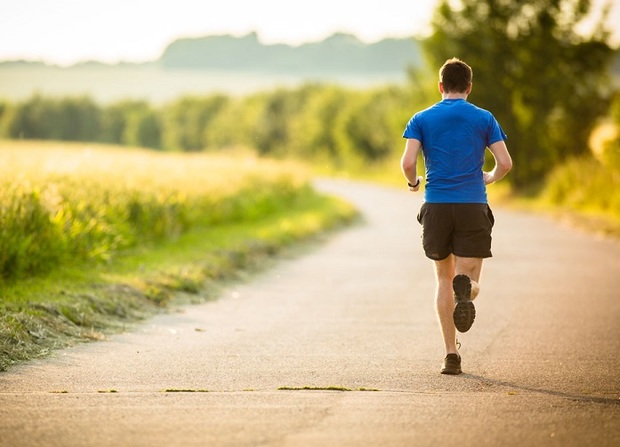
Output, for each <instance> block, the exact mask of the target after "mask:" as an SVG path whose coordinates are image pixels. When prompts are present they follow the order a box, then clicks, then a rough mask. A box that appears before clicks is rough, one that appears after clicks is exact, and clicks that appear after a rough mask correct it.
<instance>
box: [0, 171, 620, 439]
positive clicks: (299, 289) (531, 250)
mask: <svg viewBox="0 0 620 447" xmlns="http://www.w3.org/2000/svg"><path fill="white" fill-rule="evenodd" d="M318 185H319V187H320V188H321V189H323V190H326V191H331V192H333V193H336V194H338V195H341V196H342V197H344V198H346V199H348V200H350V201H351V202H353V203H354V204H356V205H357V206H358V207H359V208H360V210H361V211H362V213H363V214H364V216H365V222H364V223H361V224H359V225H356V226H354V227H353V228H350V229H348V230H346V231H343V232H341V233H338V234H336V235H333V236H331V237H330V238H329V239H328V240H327V242H326V243H325V244H323V245H321V246H320V247H314V248H312V249H311V250H309V251H307V252H306V253H304V254H303V256H298V257H296V258H294V259H288V260H282V261H281V262H280V263H279V264H278V265H277V266H276V267H275V268H274V269H272V270H270V271H269V272H267V273H265V274H262V275H260V276H259V277H257V278H254V279H252V280H251V281H249V282H247V283H245V284H237V285H232V286H230V287H229V288H228V289H227V290H226V291H224V292H223V293H222V296H221V297H220V299H218V300H217V301H214V302H210V303H207V304H204V305H199V306H192V307H186V308H184V309H182V311H181V312H179V313H174V314H168V315H161V316H157V317H155V318H153V319H151V320H149V321H147V322H145V323H144V324H142V325H140V326H138V327H137V328H135V330H133V331H132V332H129V333H126V334H121V335H115V336H112V337H110V339H109V340H107V341H103V342H97V343H91V344H87V345H80V346H77V347H74V348H71V349H67V350H64V351H60V352H58V353H56V354H54V355H53V356H52V357H51V358H47V359H43V360H38V361H33V362H29V363H27V364H23V365H21V366H18V367H14V368H12V369H11V370H9V371H8V372H5V373H0V445H1V446H3V447H4V446H14V447H18V446H38V445H45V446H56V445H57V446H104V445H106V446H107V445H114V446H204V445H214V446H249V445H266V446H331V445H333V446H346V445H350V446H361V445H363V446H379V445H381V446H410V445H417V446H435V445H461V446H497V445H506V446H512V445H514V446H517V445H518V446H523V445H536V446H540V445H558V446H560V445H561V446H587V445H596V446H612V445H619V444H620V419H619V418H618V415H619V414H620V380H619V379H618V371H619V370H620V357H618V352H620V337H618V335H620V334H619V332H618V321H619V319H620V300H619V299H618V291H619V290H620V245H619V244H618V243H617V242H613V241H609V240H602V239H598V238H596V237H593V236H590V235H586V234H584V233H581V232H577V231H574V230H571V229H569V228H565V227H562V226H561V225H558V224H557V223H554V222H551V221H549V220H547V219H545V218H541V217H536V216H532V215H528V214H523V213H517V212H512V211H507V210H500V209H496V210H495V214H496V218H497V224H496V229H495V236H494V254H495V257H494V258H492V259H491V260H488V261H487V262H486V263H485V268H484V272H483V278H482V286H483V290H482V292H481V294H480V296H479V298H478V300H477V301H476V303H477V304H476V306H477V313H478V316H477V319H476V322H475V324H474V326H473V328H472V329H471V330H470V331H469V332H468V333H467V334H463V335H461V336H460V339H461V342H462V344H463V347H462V349H461V354H462V356H463V369H464V374H462V375H460V376H454V377H453V376H443V375H441V374H439V368H440V365H441V361H442V357H443V351H442V344H441V341H440V336H439V330H438V327H437V323H436V322H435V317H434V310H433V302H432V295H433V289H434V281H433V271H432V265H431V263H430V261H428V260H426V259H425V258H424V256H423V254H422V251H421V248H420V242H419V235H420V229H419V226H418V225H417V222H416V221H415V214H416V212H417V209H418V207H419V204H420V196H419V195H413V194H411V193H409V192H407V191H397V190H393V189H387V188H381V187H375V186H369V185H364V184H358V183H349V182H344V181H343V182H340V181H322V182H319V184H318Z"/></svg>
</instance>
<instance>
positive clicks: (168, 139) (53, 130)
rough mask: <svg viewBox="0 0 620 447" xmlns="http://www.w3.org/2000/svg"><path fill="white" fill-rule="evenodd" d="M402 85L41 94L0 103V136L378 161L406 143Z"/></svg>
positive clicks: (338, 162) (406, 107) (337, 161)
mask: <svg viewBox="0 0 620 447" xmlns="http://www.w3.org/2000/svg"><path fill="white" fill-rule="evenodd" d="M409 107H410V104H408V95H407V94H406V88H404V87H397V86H394V87H385V88H376V89H373V90H364V91H356V90H351V89H347V88H344V87H339V86H333V85H322V84H307V85H303V86H300V87H297V88H288V89H276V90H273V91H268V92H261V93H257V94H254V95H250V96H247V97H243V98H236V97H230V96H224V95H220V94H215V95H211V96H204V97H183V98H179V99H178V100H175V101H173V102H170V103H168V104H165V105H162V106H153V105H151V104H149V103H147V102H144V101H133V100H127V101H122V102H118V103H113V104H110V105H105V106H102V105H99V104H97V103H96V102H94V101H93V100H92V99H90V98H88V97H74V98H53V97H44V96H41V95H36V96H33V97H31V98H30V99H27V100H25V101H21V102H15V103H4V104H0V137H3V138H12V139H43V140H50V139H51V140H65V141H90V142H101V143H109V144H120V145H126V146H140V147H147V148H152V149H157V150H166V151H182V152H197V151H216V150H217V151H225V150H227V149H230V148H238V147H247V148H252V149H254V150H255V151H257V152H258V153H259V154H261V155H267V156H274V157H298V158H306V159H324V160H328V159H329V160H330V161H332V162H334V163H335V164H336V165H342V164H345V163H353V162H374V161H381V160H382V159H384V158H386V157H387V156H389V155H390V154H392V153H394V151H395V150H396V149H398V150H400V149H401V147H402V141H401V135H402V131H403V128H404V125H405V123H406V120H407V119H408V114H409V111H408V110H409Z"/></svg>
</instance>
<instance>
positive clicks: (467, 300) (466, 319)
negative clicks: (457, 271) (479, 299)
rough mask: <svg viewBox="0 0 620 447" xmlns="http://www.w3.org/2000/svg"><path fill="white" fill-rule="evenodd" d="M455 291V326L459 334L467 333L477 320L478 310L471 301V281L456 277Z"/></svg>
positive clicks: (453, 286)
mask: <svg viewBox="0 0 620 447" xmlns="http://www.w3.org/2000/svg"><path fill="white" fill-rule="evenodd" d="M452 288H453V290H454V304H455V305H454V314H453V315H452V316H453V318H454V326H456V329H457V330H458V331H459V332H467V331H468V330H469V329H470V328H471V325H472V324H474V318H476V308H475V307H474V303H472V301H471V279H469V276H467V275H456V276H455V277H454V279H453V280H452Z"/></svg>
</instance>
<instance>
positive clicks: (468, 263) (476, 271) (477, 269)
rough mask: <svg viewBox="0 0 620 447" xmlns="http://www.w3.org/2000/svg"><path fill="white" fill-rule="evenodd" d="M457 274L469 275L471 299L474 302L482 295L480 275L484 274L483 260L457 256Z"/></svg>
mask: <svg viewBox="0 0 620 447" xmlns="http://www.w3.org/2000/svg"><path fill="white" fill-rule="evenodd" d="M454 258H455V274H456V275H467V276H468V277H469V279H470V280H471V297H470V299H471V300H472V301H473V300H475V299H476V297H477V296H478V293H480V273H481V272H482V258H462V257H460V256H455V257H454Z"/></svg>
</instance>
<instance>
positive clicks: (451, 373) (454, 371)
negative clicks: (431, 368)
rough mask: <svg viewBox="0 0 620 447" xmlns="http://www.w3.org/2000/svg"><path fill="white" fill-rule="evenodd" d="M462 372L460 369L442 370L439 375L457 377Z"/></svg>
mask: <svg viewBox="0 0 620 447" xmlns="http://www.w3.org/2000/svg"><path fill="white" fill-rule="evenodd" d="M462 372H463V371H461V370H460V369H442V370H441V374H447V375H449V376H458V375H459V374H461V373H462Z"/></svg>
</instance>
